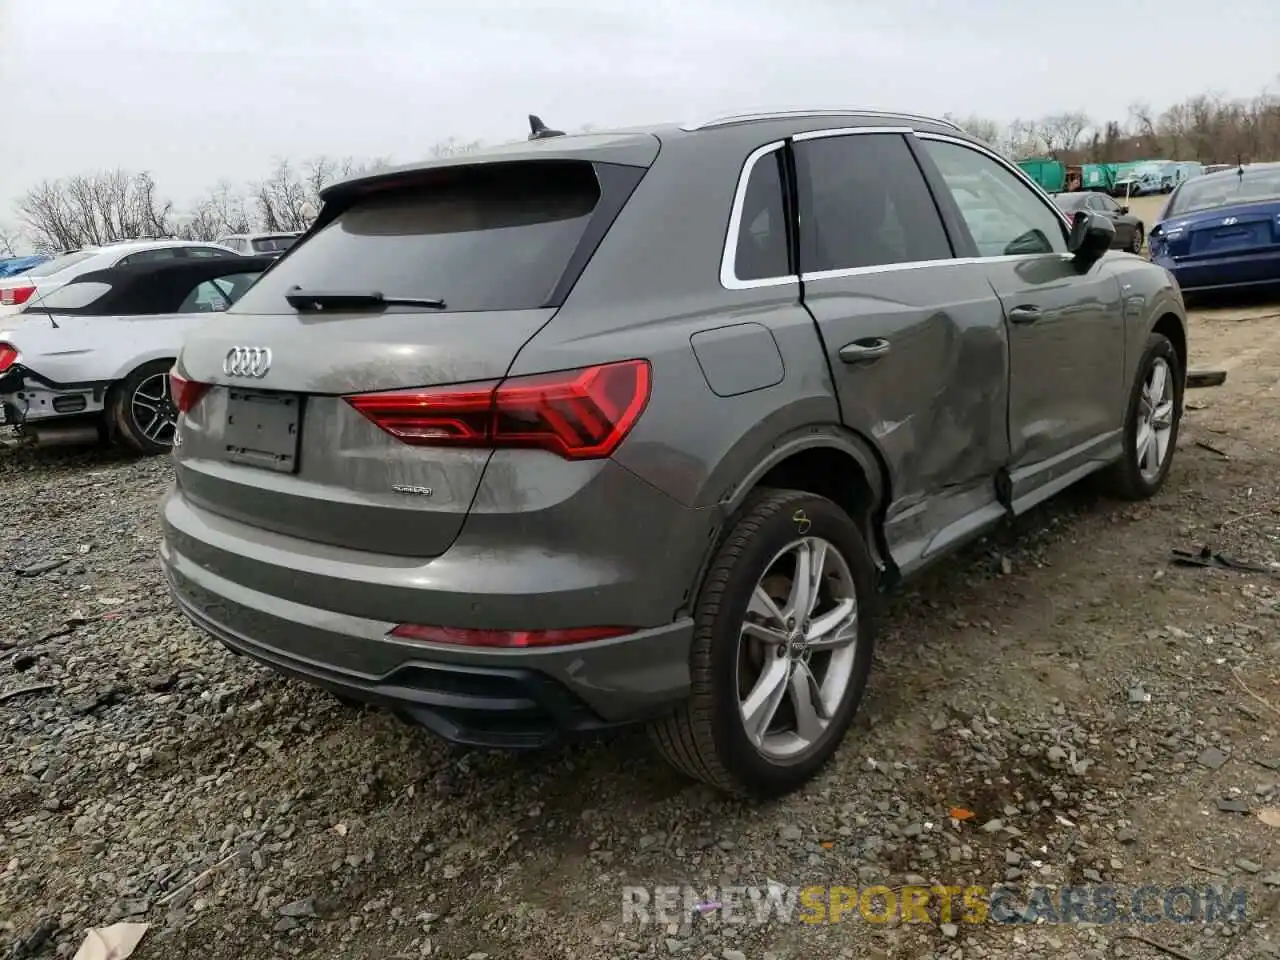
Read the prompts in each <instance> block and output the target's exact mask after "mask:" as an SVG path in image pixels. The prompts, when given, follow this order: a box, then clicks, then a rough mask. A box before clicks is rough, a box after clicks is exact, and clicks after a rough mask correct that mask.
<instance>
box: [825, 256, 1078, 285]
mask: <svg viewBox="0 0 1280 960" xmlns="http://www.w3.org/2000/svg"><path fill="white" fill-rule="evenodd" d="M1070 256H1071V255H1070V254H1066V253H1031V254H1015V255H1012V256H1000V257H948V258H946V259H942V260H907V261H903V262H902V263H877V264H873V265H872V266H869V267H844V268H843V269H840V270H815V271H812V272H810V273H804V274H801V275H800V279H801V280H803V281H804V282H805V283H811V282H816V281H818V280H842V279H844V278H845V277H865V276H873V275H875V274H879V273H897V272H900V271H904V270H922V269H925V268H927V267H954V266H966V265H972V264H979V263H1013V262H1015V261H1018V262H1022V261H1026V260H1048V259H1050V258H1058V259H1064V260H1065V259H1069V258H1070Z"/></svg>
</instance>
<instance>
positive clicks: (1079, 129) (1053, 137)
mask: <svg viewBox="0 0 1280 960" xmlns="http://www.w3.org/2000/svg"><path fill="white" fill-rule="evenodd" d="M1088 128H1089V117H1088V115H1087V114H1085V113H1082V112H1081V111H1078V110H1075V111H1067V112H1065V113H1055V114H1051V115H1049V116H1047V117H1045V118H1043V119H1042V120H1041V121H1040V132H1041V136H1042V137H1043V139H1044V143H1045V146H1046V147H1048V148H1049V152H1050V153H1052V154H1059V153H1063V152H1065V151H1068V150H1074V149H1075V148H1076V147H1077V145H1079V143H1080V137H1081V136H1082V135H1083V134H1084V132H1085V130H1087V129H1088Z"/></svg>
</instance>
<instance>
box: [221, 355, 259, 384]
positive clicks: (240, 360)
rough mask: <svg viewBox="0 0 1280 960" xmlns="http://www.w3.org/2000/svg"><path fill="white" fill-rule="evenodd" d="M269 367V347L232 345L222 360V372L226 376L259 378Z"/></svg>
mask: <svg viewBox="0 0 1280 960" xmlns="http://www.w3.org/2000/svg"><path fill="white" fill-rule="evenodd" d="M270 369H271V348H270V347H232V348H231V349H230V350H228V351H227V357H226V359H225V360H223V361H222V372H223V373H225V374H226V375H227V376H228V377H253V378H254V379H256V380H261V379H262V378H263V377H265V376H266V375H267V371H268V370H270Z"/></svg>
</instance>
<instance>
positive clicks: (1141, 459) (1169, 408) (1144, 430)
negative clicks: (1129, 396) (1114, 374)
mask: <svg viewBox="0 0 1280 960" xmlns="http://www.w3.org/2000/svg"><path fill="white" fill-rule="evenodd" d="M1172 436H1173V372H1172V371H1171V370H1170V368H1169V364H1168V363H1167V362H1166V361H1165V360H1164V358H1163V357H1156V358H1155V360H1154V361H1152V364H1151V369H1150V371H1149V372H1148V373H1147V376H1146V379H1145V380H1143V382H1142V396H1141V397H1139V399H1138V435H1137V442H1136V443H1135V444H1134V448H1135V450H1136V452H1137V458H1138V470H1139V472H1141V474H1142V478H1143V479H1144V480H1146V481H1147V482H1148V483H1154V482H1155V480H1156V478H1158V477H1159V476H1160V470H1161V469H1162V468H1163V467H1164V463H1165V460H1166V459H1168V456H1169V441H1170V439H1171V438H1172Z"/></svg>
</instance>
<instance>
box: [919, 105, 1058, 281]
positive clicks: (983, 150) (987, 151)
mask: <svg viewBox="0 0 1280 960" xmlns="http://www.w3.org/2000/svg"><path fill="white" fill-rule="evenodd" d="M914 136H915V138H916V139H917V140H938V141H941V142H943V143H953V144H955V145H956V146H958V147H968V148H969V149H970V150H972V151H974V152H975V153H980V154H982V155H983V156H985V157H988V158H990V159H992V160H994V161H995V162H996V163H998V164H999V165H1000V166H1002V167H1004V168H1005V169H1006V170H1008V171H1009V172H1010V173H1012V174H1013V176H1014V178H1015V179H1017V180H1021V181H1022V182H1023V183H1025V184H1026V185H1027V186H1028V187H1030V188H1031V192H1032V193H1034V194H1035V195H1036V196H1037V197H1038V198H1039V199H1040V202H1041V203H1043V204H1044V205H1045V206H1046V207H1048V208H1049V209H1050V210H1052V211H1053V212H1054V213H1055V214H1056V215H1057V217H1058V220H1059V221H1060V222H1061V223H1063V224H1064V225H1066V226H1068V227H1069V226H1070V225H1071V221H1070V220H1069V219H1068V218H1067V215H1066V214H1065V213H1063V212H1062V210H1060V209H1059V208H1058V205H1057V204H1056V203H1054V202H1053V199H1052V198H1051V197H1050V196H1049V194H1048V193H1046V192H1045V190H1044V188H1043V187H1041V186H1040V184H1038V183H1036V182H1035V181H1034V180H1032V179H1031V178H1030V177H1029V176H1027V174H1026V172H1025V171H1024V170H1023V169H1022V168H1021V167H1019V166H1018V165H1017V164H1016V163H1010V162H1009V161H1008V160H1006V159H1005V158H1004V157H1002V156H1000V154H998V153H996V152H995V151H994V150H992V149H991V148H990V147H986V146H984V145H982V144H981V143H977V142H975V141H973V140H964V139H962V138H960V137H952V136H948V135H947V134H945V133H927V132H925V133H922V132H920V131H918V130H917V131H915V133H914ZM1064 239H1065V237H1064ZM1032 256H1044V254H1032ZM986 259H988V260H990V259H994V258H992V257H987V258H986Z"/></svg>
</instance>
